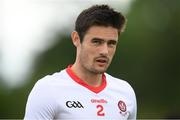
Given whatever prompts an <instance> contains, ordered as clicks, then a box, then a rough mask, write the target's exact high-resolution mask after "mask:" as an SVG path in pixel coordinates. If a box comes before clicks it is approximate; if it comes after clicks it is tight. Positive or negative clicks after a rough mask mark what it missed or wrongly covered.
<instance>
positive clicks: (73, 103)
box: [66, 101, 84, 108]
mask: <svg viewBox="0 0 180 120" xmlns="http://www.w3.org/2000/svg"><path fill="white" fill-rule="evenodd" d="M66 106H67V107H68V108H84V107H83V105H82V104H81V103H80V102H79V101H67V102H66Z"/></svg>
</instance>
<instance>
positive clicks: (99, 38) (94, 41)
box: [71, 26, 118, 87]
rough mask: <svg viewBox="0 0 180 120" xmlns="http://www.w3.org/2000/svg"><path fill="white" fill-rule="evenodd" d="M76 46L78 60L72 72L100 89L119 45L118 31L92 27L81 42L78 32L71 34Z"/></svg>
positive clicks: (109, 28) (103, 27)
mask: <svg viewBox="0 0 180 120" xmlns="http://www.w3.org/2000/svg"><path fill="white" fill-rule="evenodd" d="M71 38H72V42H73V44H74V45H75V46H76V60H75V63H74V64H73V65H72V67H71V69H72V71H73V72H74V73H75V74H76V75H77V76H78V77H79V78H80V79H81V80H83V81H84V82H85V83H86V84H88V85H90V86H93V87H98V86H100V85H101V83H102V74H103V73H104V72H105V71H106V70H107V68H108V67H109V65H110V63H111V61H112V59H113V56H114V54H115V51H116V46H117V43H118V30H117V29H116V28H113V27H110V26H108V27H105V26H92V27H90V28H89V29H88V31H87V32H86V34H85V36H84V39H83V41H82V42H80V38H79V35H78V33H77V32H76V31H73V32H72V34H71Z"/></svg>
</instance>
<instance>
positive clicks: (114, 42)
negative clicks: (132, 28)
mask: <svg viewBox="0 0 180 120" xmlns="http://www.w3.org/2000/svg"><path fill="white" fill-rule="evenodd" d="M116 45H117V41H115V40H110V41H108V46H112V47H113V46H116Z"/></svg>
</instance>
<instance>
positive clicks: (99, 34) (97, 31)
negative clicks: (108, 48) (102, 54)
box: [85, 26, 118, 40]
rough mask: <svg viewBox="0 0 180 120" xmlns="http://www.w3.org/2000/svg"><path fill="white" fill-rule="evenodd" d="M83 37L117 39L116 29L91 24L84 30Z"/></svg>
mask: <svg viewBox="0 0 180 120" xmlns="http://www.w3.org/2000/svg"><path fill="white" fill-rule="evenodd" d="M85 37H91V38H93V37H96V38H101V39H107V40H108V39H113V40H118V30H117V29H116V28H113V27H111V26H108V27H105V26H92V27H90V28H89V30H88V31H87V32H86V34H85Z"/></svg>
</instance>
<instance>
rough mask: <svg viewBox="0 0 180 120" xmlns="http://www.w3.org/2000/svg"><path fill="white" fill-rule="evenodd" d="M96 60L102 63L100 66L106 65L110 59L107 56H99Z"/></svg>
mask: <svg viewBox="0 0 180 120" xmlns="http://www.w3.org/2000/svg"><path fill="white" fill-rule="evenodd" d="M96 62H97V63H98V64H99V65H100V66H104V65H106V64H107V63H108V59H107V58H97V59H96Z"/></svg>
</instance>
